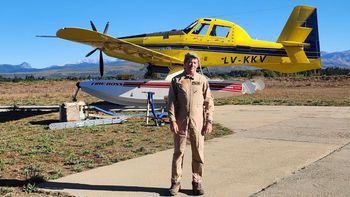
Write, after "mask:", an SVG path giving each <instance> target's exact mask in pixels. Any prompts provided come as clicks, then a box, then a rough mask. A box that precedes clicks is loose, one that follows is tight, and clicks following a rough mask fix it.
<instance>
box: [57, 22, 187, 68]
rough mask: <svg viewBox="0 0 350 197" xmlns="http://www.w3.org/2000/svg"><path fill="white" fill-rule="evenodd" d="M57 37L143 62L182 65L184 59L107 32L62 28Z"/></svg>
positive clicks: (158, 64) (169, 65) (159, 64)
mask: <svg viewBox="0 0 350 197" xmlns="http://www.w3.org/2000/svg"><path fill="white" fill-rule="evenodd" d="M56 35H57V37H59V38H62V39H65V40H70V41H73V42H78V43H82V44H86V45H89V46H92V47H94V48H99V49H101V50H102V51H103V52H104V53H105V54H106V55H108V56H111V57H116V58H120V59H124V60H128V61H132V62H137V63H141V64H147V63H148V64H153V65H157V66H168V67H172V66H173V65H182V64H183V60H180V59H178V58H176V57H172V56H169V55H166V54H163V53H160V52H157V51H154V50H151V49H148V48H145V47H142V46H139V45H137V44H134V43H131V42H127V41H124V40H121V39H118V38H113V37H111V36H108V35H106V34H102V33H99V32H96V31H91V30H88V29H81V28H62V29H60V30H58V31H57V33H56Z"/></svg>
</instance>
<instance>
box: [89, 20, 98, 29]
mask: <svg viewBox="0 0 350 197" xmlns="http://www.w3.org/2000/svg"><path fill="white" fill-rule="evenodd" d="M90 24H91V28H92V30H94V31H97V29H96V27H95V25H94V23H93V22H92V21H90Z"/></svg>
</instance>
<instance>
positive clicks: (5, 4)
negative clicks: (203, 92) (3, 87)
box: [0, 0, 350, 68]
mask: <svg viewBox="0 0 350 197" xmlns="http://www.w3.org/2000/svg"><path fill="white" fill-rule="evenodd" d="M296 5H310V6H314V7H316V8H317V14H318V24H319V34H320V45H321V51H326V52H336V51H345V50H350V39H349V35H350V25H349V21H350V13H349V10H350V1H348V0H332V1H331V0H244V1H243V0H240V1H237V0H230V1H228V0H213V1H207V0H201V1H199V0H176V1H160V0H153V1H152V0H148V1H130V0H129V1H116V0H60V1H50V0H31V1H28V0H11V1H10V0H3V1H0V27H1V28H0V45H1V47H0V64H13V65H18V64H21V63H22V62H28V63H29V64H30V65H31V66H32V67H34V68H43V67H48V66H51V65H64V64H67V63H76V62H79V61H82V60H86V59H84V57H85V55H86V54H87V53H88V52H89V51H91V50H92V48H91V47H89V46H85V45H81V44H78V43H73V42H69V41H66V40H62V39H58V38H38V37H35V36H36V35H55V34H56V31H57V30H59V29H60V28H63V27H80V28H88V29H90V28H91V27H90V24H89V21H90V20H92V21H93V22H94V23H95V25H96V27H97V29H98V30H99V31H103V29H104V26H105V24H106V22H108V21H109V22H110V26H109V31H108V34H109V35H111V36H113V37H121V36H127V35H135V34H142V33H152V32H158V31H167V30H171V29H183V28H184V27H186V26H187V25H189V24H190V23H191V22H193V21H195V20H196V19H198V18H203V17H212V18H220V19H224V20H228V21H231V22H233V23H236V24H238V25H240V26H241V27H243V28H244V29H245V30H246V31H247V32H248V34H249V35H250V36H251V37H252V38H254V39H259V40H267V41H276V40H277V38H278V36H279V34H280V32H281V31H282V29H283V27H284V24H285V23H286V21H287V19H288V17H289V15H290V13H291V12H292V10H293V8H294V6H296ZM90 57H91V60H94V59H97V58H98V53H96V54H94V55H92V56H90ZM106 59H107V58H106Z"/></svg>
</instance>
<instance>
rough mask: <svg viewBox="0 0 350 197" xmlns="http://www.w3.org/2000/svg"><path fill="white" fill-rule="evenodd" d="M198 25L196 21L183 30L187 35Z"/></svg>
mask: <svg viewBox="0 0 350 197" xmlns="http://www.w3.org/2000/svg"><path fill="white" fill-rule="evenodd" d="M196 24H197V21H194V22H193V23H191V24H190V25H189V26H187V27H186V28H185V29H183V30H182V31H183V32H185V33H186V34H187V33H188V32H190V31H191V30H192V28H193V27H194V26H195V25H196Z"/></svg>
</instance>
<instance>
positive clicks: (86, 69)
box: [0, 60, 145, 78]
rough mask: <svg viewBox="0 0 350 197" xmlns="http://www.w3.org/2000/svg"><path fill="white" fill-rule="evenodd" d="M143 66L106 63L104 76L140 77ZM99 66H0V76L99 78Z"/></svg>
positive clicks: (84, 64) (92, 63) (118, 62)
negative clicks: (126, 75)
mask: <svg viewBox="0 0 350 197" xmlns="http://www.w3.org/2000/svg"><path fill="white" fill-rule="evenodd" d="M143 68H145V66H144V65H142V64H137V63H133V62H128V61H124V60H115V61H108V62H105V66H104V70H105V71H104V75H105V76H115V75H117V74H131V75H140V74H142V73H144V71H143ZM99 72H100V71H99V65H98V63H96V62H92V61H81V62H78V63H72V64H66V65H64V66H57V65H53V66H49V67H46V68H33V67H31V65H30V64H29V63H27V62H23V63H22V64H19V65H9V64H0V75H2V76H4V77H13V76H17V77H25V76H28V75H33V76H35V77H46V78H62V77H86V76H91V77H98V76H99Z"/></svg>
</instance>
